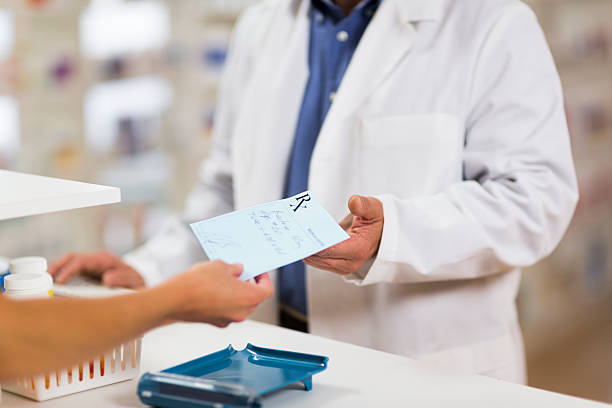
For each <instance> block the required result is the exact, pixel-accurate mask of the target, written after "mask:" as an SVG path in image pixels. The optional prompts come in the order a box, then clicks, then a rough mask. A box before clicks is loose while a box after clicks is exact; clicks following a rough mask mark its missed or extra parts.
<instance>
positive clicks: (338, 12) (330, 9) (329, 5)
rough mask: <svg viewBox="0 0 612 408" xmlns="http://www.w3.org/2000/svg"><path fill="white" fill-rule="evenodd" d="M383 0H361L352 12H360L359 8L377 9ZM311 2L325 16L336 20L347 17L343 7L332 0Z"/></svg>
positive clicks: (312, 0) (313, 0) (314, 0)
mask: <svg viewBox="0 0 612 408" xmlns="http://www.w3.org/2000/svg"><path fill="white" fill-rule="evenodd" d="M381 1H382V0H361V1H360V2H359V4H357V6H355V8H354V9H353V11H352V12H351V14H353V13H354V12H358V11H359V10H375V9H376V7H378V4H379V3H380V2H381ZM311 3H312V5H313V7H314V8H315V9H317V10H318V11H319V12H321V13H322V14H323V15H324V16H327V17H331V18H332V19H334V21H336V22H337V21H340V20H342V19H343V18H345V17H347V16H346V15H344V12H343V11H342V9H341V8H340V7H338V5H337V4H335V3H334V2H333V1H332V0H311Z"/></svg>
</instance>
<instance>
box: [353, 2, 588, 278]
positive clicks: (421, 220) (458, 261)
mask: <svg viewBox="0 0 612 408" xmlns="http://www.w3.org/2000/svg"><path fill="white" fill-rule="evenodd" d="M474 65H475V69H474V74H473V80H472V81H473V82H472V84H471V86H470V89H471V91H470V93H469V97H468V104H467V106H468V111H467V114H466V115H465V118H466V119H465V128H466V134H465V144H464V150H463V173H464V174H463V181H462V182H457V183H456V184H453V185H450V186H448V188H446V189H444V190H443V191H441V192H439V193H437V194H433V195H429V196H421V197H413V198H408V199H400V198H398V197H396V196H393V195H383V196H380V197H378V198H379V199H380V200H381V201H382V203H383V208H384V217H385V220H384V228H383V234H382V239H381V243H380V248H379V251H378V254H377V256H376V257H375V259H374V262H373V263H371V265H367V266H365V267H364V268H362V269H361V270H359V271H358V272H356V273H354V274H351V275H349V276H347V277H346V279H347V280H348V281H351V282H354V283H356V284H358V285H367V284H374V283H379V282H395V283H412V282H425V281H441V280H456V279H471V278H478V277H482V276H486V275H491V274H496V273H500V272H504V271H507V270H510V269H513V268H516V267H523V266H528V265H531V264H533V263H535V262H537V261H538V260H540V259H541V258H543V257H544V256H546V255H548V254H549V253H550V252H552V250H553V249H554V248H555V247H556V245H557V244H558V242H559V241H560V239H561V237H562V236H563V234H564V232H565V230H566V228H567V226H568V224H569V221H570V219H571V216H572V214H573V211H574V208H575V205H576V202H577V199H578V193H577V183H576V177H575V172H574V166H573V161H572V156H571V150H570V141H569V135H568V129H567V123H566V119H565V114H564V107H563V96H562V91H561V85H560V81H559V77H558V74H557V71H556V69H555V65H554V62H553V59H552V56H551V54H550V51H549V49H548V46H547V44H546V40H545V38H544V36H543V33H542V31H541V29H540V27H539V24H538V22H537V20H536V18H535V15H534V14H533V13H532V12H531V10H529V9H528V8H527V7H526V6H522V7H514V8H512V9H511V10H509V11H508V12H507V13H504V14H503V15H502V16H501V18H499V19H498V21H496V23H495V24H494V25H493V27H492V28H491V30H490V31H489V33H488V35H487V36H486V40H485V41H484V44H483V46H482V47H481V51H480V53H479V56H478V59H477V62H476V63H475V64H474ZM441 165H443V163H441Z"/></svg>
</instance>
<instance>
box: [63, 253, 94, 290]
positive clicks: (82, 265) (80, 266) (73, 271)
mask: <svg viewBox="0 0 612 408" xmlns="http://www.w3.org/2000/svg"><path fill="white" fill-rule="evenodd" d="M86 260H87V256H86V255H80V256H74V257H73V258H72V259H71V260H69V261H68V262H66V264H65V265H64V266H62V268H61V269H60V270H59V271H58V272H57V274H56V275H55V281H56V282H57V283H64V282H66V281H67V280H68V279H70V277H71V276H72V275H78V274H79V273H81V272H86V271H87V270H88V269H89V268H88V267H87V265H86ZM94 276H95V275H94Z"/></svg>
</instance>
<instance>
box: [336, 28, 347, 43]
mask: <svg viewBox="0 0 612 408" xmlns="http://www.w3.org/2000/svg"><path fill="white" fill-rule="evenodd" d="M348 39H349V34H348V33H347V32H346V30H341V31H338V33H337V34H336V40H338V41H340V42H346V41H348Z"/></svg>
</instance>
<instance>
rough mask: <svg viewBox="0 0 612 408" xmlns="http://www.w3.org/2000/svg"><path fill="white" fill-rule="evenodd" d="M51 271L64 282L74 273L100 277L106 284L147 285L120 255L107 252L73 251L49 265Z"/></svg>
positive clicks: (52, 274)
mask: <svg viewBox="0 0 612 408" xmlns="http://www.w3.org/2000/svg"><path fill="white" fill-rule="evenodd" d="M49 273H50V274H51V276H53V279H54V280H55V281H56V282H57V283H64V282H66V281H67V280H68V279H70V277H71V276H72V275H78V274H82V275H87V276H91V277H94V278H99V279H100V280H101V281H102V283H104V284H105V285H106V286H110V287H116V286H121V287H125V288H132V289H138V288H142V287H144V286H145V281H144V279H142V276H140V274H139V273H138V272H137V271H136V269H134V268H132V267H131V266H129V265H128V264H126V263H124V262H123V261H122V260H121V258H119V257H118V256H116V255H114V254H112V253H110V252H107V251H101V252H89V253H85V252H72V253H69V254H66V255H64V256H63V257H61V258H60V259H58V260H57V261H55V262H53V263H52V264H51V265H50V266H49Z"/></svg>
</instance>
